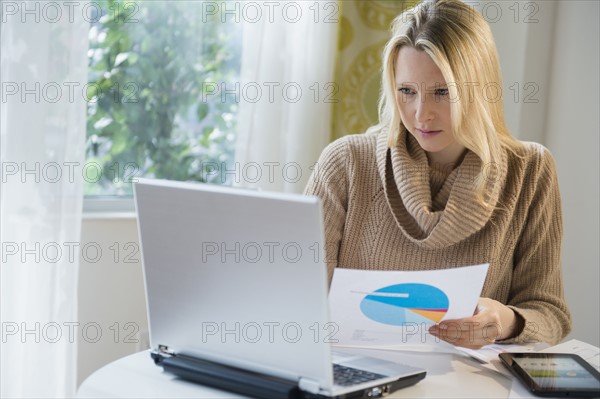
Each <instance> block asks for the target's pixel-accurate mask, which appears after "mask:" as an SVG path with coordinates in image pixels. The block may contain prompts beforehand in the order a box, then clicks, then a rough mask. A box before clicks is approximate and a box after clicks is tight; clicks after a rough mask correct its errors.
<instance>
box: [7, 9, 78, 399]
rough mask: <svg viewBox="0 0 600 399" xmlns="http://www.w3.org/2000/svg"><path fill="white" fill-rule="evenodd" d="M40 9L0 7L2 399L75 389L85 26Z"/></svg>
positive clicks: (70, 15) (73, 15) (68, 393)
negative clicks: (0, 20) (0, 10)
mask: <svg viewBox="0 0 600 399" xmlns="http://www.w3.org/2000/svg"><path fill="white" fill-rule="evenodd" d="M47 4H49V3H48V2H45V1H40V2H34V1H29V2H2V15H1V18H2V24H1V28H0V29H1V31H0V53H1V64H0V79H1V85H2V87H1V88H2V90H1V93H0V95H1V96H2V99H1V101H0V155H1V165H2V180H1V181H2V184H1V191H0V234H1V240H2V269H1V276H0V279H1V291H0V294H1V298H0V301H1V303H0V305H1V313H0V318H1V322H2V341H1V350H0V354H1V369H0V373H1V381H0V384H1V392H0V394H1V395H0V396H2V397H3V398H5V397H73V396H74V395H75V389H76V360H77V351H76V342H77V337H78V335H79V334H81V331H80V329H79V328H77V277H78V263H79V255H80V253H81V248H80V247H79V245H78V243H79V239H80V238H79V237H80V225H81V207H82V192H83V184H82V174H81V172H82V166H83V159H84V158H83V157H84V142H85V129H86V102H85V100H84V97H83V95H82V88H83V87H84V85H85V84H86V82H87V54H86V52H87V35H88V33H87V32H88V30H89V22H86V20H85V19H86V18H83V15H84V14H83V6H84V3H83V2H72V4H70V5H69V7H71V8H70V9H71V12H69V9H68V8H61V7H63V5H62V3H54V5H53V6H52V7H53V8H49V7H47ZM57 10H58V11H59V13H60V16H59V13H57ZM87 19H88V21H89V18H87Z"/></svg>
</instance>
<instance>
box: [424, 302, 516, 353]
mask: <svg viewBox="0 0 600 399" xmlns="http://www.w3.org/2000/svg"><path fill="white" fill-rule="evenodd" d="M518 324H519V323H518V319H517V315H516V314H515V312H514V311H513V310H512V309H511V308H509V307H507V306H506V305H503V304H502V303H500V302H498V301H495V300H493V299H490V298H479V303H478V305H477V310H476V311H475V314H474V315H473V316H471V317H465V318H464V319H459V320H445V321H442V322H440V323H439V324H436V325H434V326H432V327H430V328H429V333H430V334H432V335H434V336H436V337H438V338H440V339H442V340H444V341H446V342H449V343H451V344H452V345H456V346H463V347H465V348H469V349H479V348H481V347H482V346H485V345H489V344H492V343H494V342H496V341H498V340H502V339H507V338H511V337H513V336H515V335H516V332H517V331H516V329H517V325H518Z"/></svg>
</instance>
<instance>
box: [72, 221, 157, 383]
mask: <svg viewBox="0 0 600 399" xmlns="http://www.w3.org/2000/svg"><path fill="white" fill-rule="evenodd" d="M105 216H106V215H105ZM81 234H82V237H81V247H82V248H84V247H85V246H86V245H87V248H89V249H88V250H87V251H86V252H87V255H86V256H84V257H82V259H81V269H80V272H79V323H80V326H82V327H85V326H87V330H86V329H84V328H82V329H81V331H82V334H80V336H79V342H78V343H79V352H78V375H77V381H78V383H79V384H80V383H81V382H82V381H83V380H84V379H85V378H86V377H87V376H89V375H90V374H91V373H93V372H94V371H95V370H97V369H98V368H100V367H102V366H104V365H105V364H108V363H110V362H111V361H113V360H116V359H119V358H120V357H123V356H125V355H128V354H130V353H133V352H137V351H140V350H142V349H145V348H147V346H148V337H147V332H148V322H147V318H146V298H145V294H144V285H143V278H142V268H141V262H140V260H141V254H140V253H139V250H138V248H139V244H138V234H137V225H136V220H135V218H134V217H133V216H131V217H112V216H108V217H103V218H99V219H98V218H93V219H84V220H83V225H82V233H81ZM97 248H100V251H101V255H96V253H100V252H97V251H96V250H97ZM117 248H118V249H117ZM136 251H137V252H136ZM82 252H83V251H82ZM86 258H87V259H86ZM85 331H87V334H85ZM97 331H100V332H101V336H100V337H98V338H96V336H97V334H96V332H97ZM96 339H98V340H97V341H96Z"/></svg>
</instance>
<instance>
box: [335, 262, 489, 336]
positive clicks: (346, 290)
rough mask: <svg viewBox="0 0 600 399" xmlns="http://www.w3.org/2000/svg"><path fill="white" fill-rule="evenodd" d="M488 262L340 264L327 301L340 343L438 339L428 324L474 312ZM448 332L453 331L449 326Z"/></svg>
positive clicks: (458, 317) (469, 314) (459, 317)
mask: <svg viewBox="0 0 600 399" xmlns="http://www.w3.org/2000/svg"><path fill="white" fill-rule="evenodd" d="M488 266H489V265H488V264H484V265H477V266H467V267H459V268H454V269H444V270H428V271H373V270H354V269H343V268H338V269H336V270H335V273H334V276H333V281H332V284H331V289H330V291H329V302H330V306H331V320H332V321H333V322H334V323H336V324H337V326H338V327H339V332H338V334H337V335H336V338H338V341H339V342H338V345H341V346H356V347H390V346H398V345H401V346H405V347H407V348H408V347H412V348H415V347H420V346H423V345H424V346H431V345H434V346H436V345H440V340H439V339H438V338H436V337H434V336H433V335H431V334H429V332H428V328H429V327H430V326H431V325H433V324H435V323H436V322H439V321H442V320H454V319H461V318H464V317H469V316H472V315H473V312H474V311H475V308H476V306H477V301H478V299H479V297H480V295H481V289H482V288H483V282H484V281H485V276H486V274H487V270H488ZM448 332H449V334H452V328H451V327H450V328H449V330H448ZM441 345H442V346H443V345H444V344H441Z"/></svg>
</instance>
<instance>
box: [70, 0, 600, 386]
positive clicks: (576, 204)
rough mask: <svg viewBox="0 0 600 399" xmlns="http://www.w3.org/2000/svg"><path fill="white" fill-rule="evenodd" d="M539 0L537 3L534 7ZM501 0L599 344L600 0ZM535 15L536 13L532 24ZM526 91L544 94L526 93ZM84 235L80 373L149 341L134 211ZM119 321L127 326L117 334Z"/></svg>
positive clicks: (528, 127) (526, 118) (578, 291)
mask: <svg viewBox="0 0 600 399" xmlns="http://www.w3.org/2000/svg"><path fill="white" fill-rule="evenodd" d="M532 3H533V4H537V5H538V6H539V9H538V10H537V11H536V12H535V14H534V15H530V13H532V12H534V11H535V8H532V7H531V6H530V4H532ZM482 4H483V3H482ZM495 4H496V5H498V6H499V7H500V8H501V10H502V15H501V17H500V18H499V19H497V18H496V17H495V16H494V14H492V12H493V11H494V10H493V9H492V8H489V7H488V9H487V10H488V12H489V14H488V17H489V19H490V22H491V21H492V20H493V21H494V22H492V23H490V25H491V27H492V31H493V32H494V36H495V38H496V42H497V46H498V50H499V53H500V59H501V63H502V68H503V75H504V83H505V84H504V96H505V108H506V113H507V121H508V124H509V127H510V128H511V130H512V131H513V133H514V134H515V135H516V136H517V137H519V138H521V139H524V140H533V141H538V142H541V143H543V144H545V145H546V146H547V147H548V148H550V150H551V151H552V153H553V154H554V156H555V159H556V162H557V168H558V175H559V182H560V185H561V192H562V199H563V214H564V225H565V238H564V245H563V271H564V276H565V291H566V296H567V301H568V302H569V305H570V307H571V310H572V312H573V320H574V328H573V332H572V334H571V337H572V338H577V339H580V340H583V341H587V342H589V343H592V344H594V345H596V346H600V310H599V303H600V294H599V292H600V289H599V285H600V273H599V267H600V266H599V265H600V255H599V243H600V235H599V225H600V220H599V207H600V205H599V198H600V193H599V181H600V178H599V170H600V167H599V163H598V158H599V148H600V145H599V139H598V137H599V135H600V126H599V119H598V118H599V114H600V103H599V95H598V93H599V89H600V84H599V80H598V79H599V71H600V66H599V45H598V38H599V37H600V33H599V28H598V26H599V22H598V16H599V14H600V12H599V3H598V2H596V1H585V0H584V1H560V2H554V1H537V2H531V1H527V2H524V1H521V2H519V4H518V6H519V15H518V18H515V16H516V15H517V14H516V11H515V7H514V4H515V2H513V1H510V2H504V1H500V2H495ZM496 5H494V6H493V7H496ZM511 6H513V8H512V9H510V8H509V7H511ZM528 15H529V16H530V17H531V19H537V22H529V23H527V21H526V17H527V16H528ZM515 21H517V22H515ZM527 83H532V84H533V85H536V86H537V92H535V94H534V90H532V88H535V87H536V86H531V85H530V86H529V87H528V88H526V87H525V85H526V84H527ZM515 84H516V85H517V86H514V85H515ZM510 86H512V87H513V88H512V89H511V88H510ZM517 88H518V89H519V90H520V92H519V96H518V101H515V99H514V95H515V91H516V90H517ZM526 95H530V97H529V99H531V100H537V102H524V100H525V96H526ZM82 235H83V237H82V243H84V244H85V243H86V242H97V243H98V244H99V245H100V246H101V248H102V249H103V256H102V258H101V260H100V261H99V262H97V263H90V262H86V261H85V259H83V260H82V266H81V272H80V276H81V277H80V278H81V282H80V306H79V314H80V321H81V323H82V324H85V323H86V322H90V323H91V322H96V323H98V324H100V325H101V327H102V330H103V337H102V339H101V340H100V341H99V342H97V343H90V342H82V343H81V346H80V349H79V365H80V367H79V370H80V373H79V381H82V380H83V379H84V378H85V377H86V376H87V375H89V374H90V373H91V372H93V371H94V370H95V369H97V368H99V367H101V366H102V365H104V364H106V363H108V362H110V361H112V360H115V359H117V358H119V357H121V356H124V355H125V354H127V353H131V352H133V351H136V350H140V349H142V348H144V347H145V346H146V344H147V343H146V341H145V340H146V339H147V338H145V337H144V334H145V333H146V331H147V321H146V314H145V300H144V293H143V284H142V274H141V268H140V265H139V263H124V255H125V252H126V251H125V248H124V246H125V245H126V244H127V243H134V244H135V245H137V232H136V223H135V220H134V219H131V218H130V219H127V218H126V219H118V218H117V219H114V218H108V219H89V220H84V223H83V227H82ZM115 242H117V243H118V244H119V246H120V256H119V259H117V262H115V261H114V259H112V257H113V256H114V254H115V249H114V248H115V247H112V248H113V249H110V247H111V246H112V245H114V243H115ZM139 258H140V255H139V254H138V255H137V259H139ZM128 322H129V323H133V325H134V326H137V328H138V330H139V332H140V333H141V338H140V337H135V336H134V339H135V338H140V342H139V343H126V342H124V340H125V335H126V333H128V332H131V331H133V330H132V329H131V328H130V329H129V330H125V328H124V326H125V323H128ZM115 323H119V325H118V327H119V329H120V331H119V332H120V334H119V336H118V337H117V342H114V341H115V328H114V327H116V326H115ZM111 326H113V329H112V330H111V329H110V327H111ZM92 331H93V330H90V333H91V332H92Z"/></svg>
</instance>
